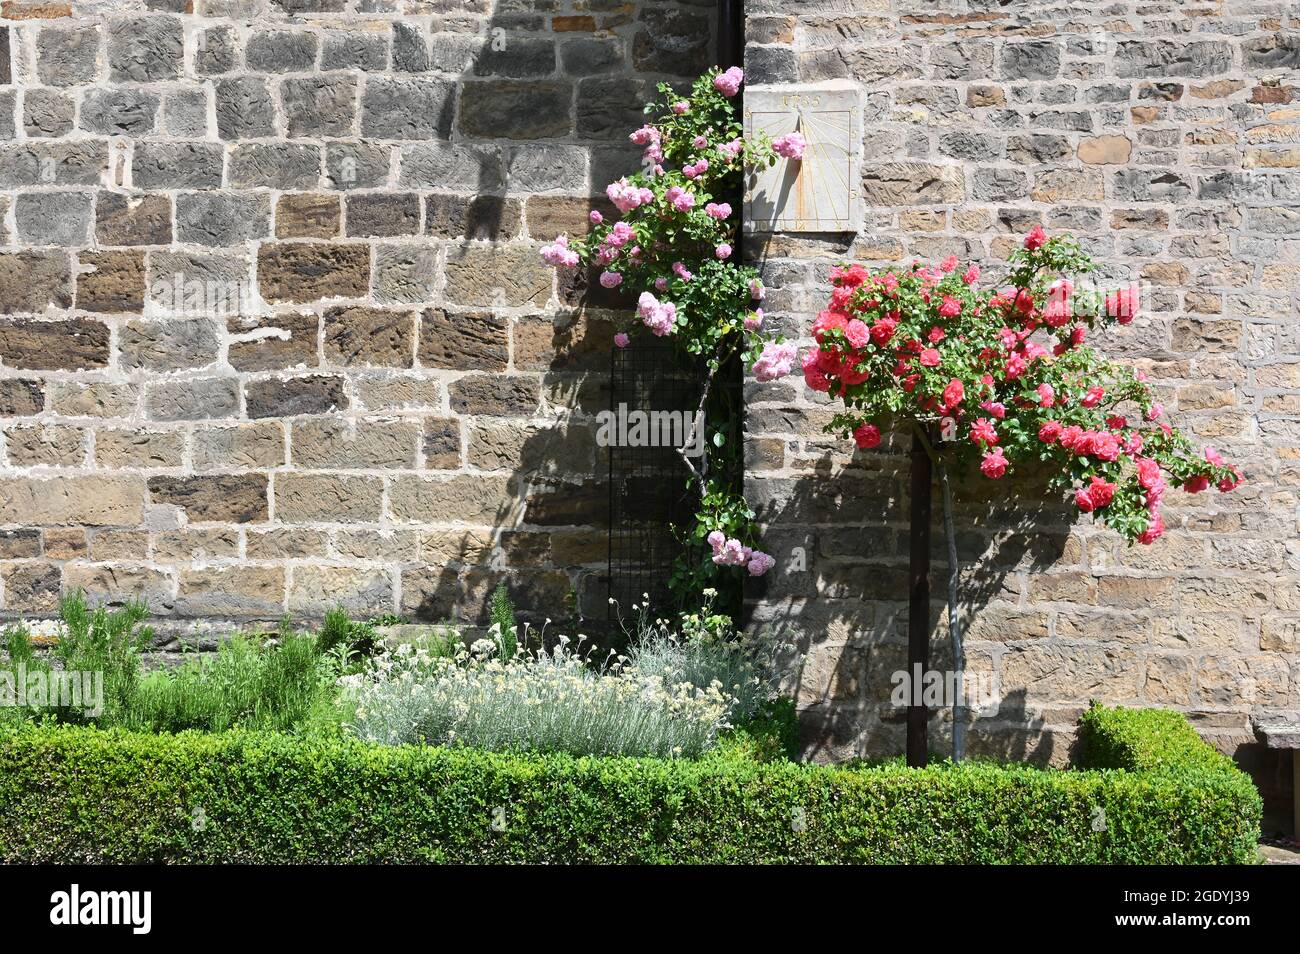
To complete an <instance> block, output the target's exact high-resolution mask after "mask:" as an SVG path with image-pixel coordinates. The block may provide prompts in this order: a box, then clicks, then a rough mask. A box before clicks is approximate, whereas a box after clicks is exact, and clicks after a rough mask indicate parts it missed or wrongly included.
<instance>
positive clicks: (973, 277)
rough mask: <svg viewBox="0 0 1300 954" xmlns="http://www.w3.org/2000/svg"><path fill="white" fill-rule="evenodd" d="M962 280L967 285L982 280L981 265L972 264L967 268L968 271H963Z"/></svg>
mask: <svg viewBox="0 0 1300 954" xmlns="http://www.w3.org/2000/svg"><path fill="white" fill-rule="evenodd" d="M961 280H962V281H964V282H965V283H966V284H967V285H974V284H975V283H976V282H977V281H979V280H980V267H979V266H978V265H972V266H971V267H970V268H968V269H966V271H965V272H964V273H962V276H961Z"/></svg>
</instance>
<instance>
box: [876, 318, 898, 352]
mask: <svg viewBox="0 0 1300 954" xmlns="http://www.w3.org/2000/svg"><path fill="white" fill-rule="evenodd" d="M897 327H898V322H897V321H895V320H894V319H893V318H881V319H880V320H879V321H877V322H876V323H875V324H873V325H872V326H871V340H872V341H874V342H875V343H876V347H880V348H883V347H884V346H885V345H886V344H888V343H889V339H890V338H892V337H894V329H895V328H897Z"/></svg>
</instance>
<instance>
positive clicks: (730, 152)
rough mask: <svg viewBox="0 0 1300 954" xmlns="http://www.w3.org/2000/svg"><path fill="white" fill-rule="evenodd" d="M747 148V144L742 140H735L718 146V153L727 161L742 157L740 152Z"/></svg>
mask: <svg viewBox="0 0 1300 954" xmlns="http://www.w3.org/2000/svg"><path fill="white" fill-rule="evenodd" d="M744 147H745V143H744V141H743V140H740V139H733V140H731V142H724V143H722V144H721V145H720V146H718V152H720V153H721V154H722V156H723V157H724V158H726V159H735V158H736V157H737V156H738V155H740V151H741V150H742V149H743V148H744Z"/></svg>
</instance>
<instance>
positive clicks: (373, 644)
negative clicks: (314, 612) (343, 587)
mask: <svg viewBox="0 0 1300 954" xmlns="http://www.w3.org/2000/svg"><path fill="white" fill-rule="evenodd" d="M376 625H385V623H384V622H382V621H381V622H380V623H378V624H376V623H373V622H371V623H365V622H360V621H357V620H354V619H352V618H351V617H350V616H348V613H347V610H345V609H344V608H343V607H341V606H336V607H334V608H333V609H332V610H330V611H329V612H327V613H326V614H325V619H324V621H323V622H322V623H321V628H320V633H319V634H317V636H316V645H317V648H318V649H319V650H320V652H321V653H322V654H326V653H331V652H342V653H343V654H344V655H345V656H370V655H372V654H373V653H374V652H375V649H376V648H377V647H378V645H379V634H378V633H376V632H375V626H376Z"/></svg>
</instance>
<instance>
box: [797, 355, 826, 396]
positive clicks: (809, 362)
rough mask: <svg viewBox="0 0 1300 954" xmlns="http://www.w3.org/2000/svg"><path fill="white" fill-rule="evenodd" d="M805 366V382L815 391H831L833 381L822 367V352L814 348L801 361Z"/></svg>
mask: <svg viewBox="0 0 1300 954" xmlns="http://www.w3.org/2000/svg"><path fill="white" fill-rule="evenodd" d="M799 363H800V364H801V365H802V366H803V383H804V384H806V385H808V387H810V388H811V389H812V390H814V391H829V390H830V387H831V382H830V379H829V378H828V377H826V372H824V371H823V370H822V369H821V352H820V351H818V350H816V349H814V350H812V351H809V352H808V353H807V354H805V355H804V356H803V358H802V359H801V360H800V362H799Z"/></svg>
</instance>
